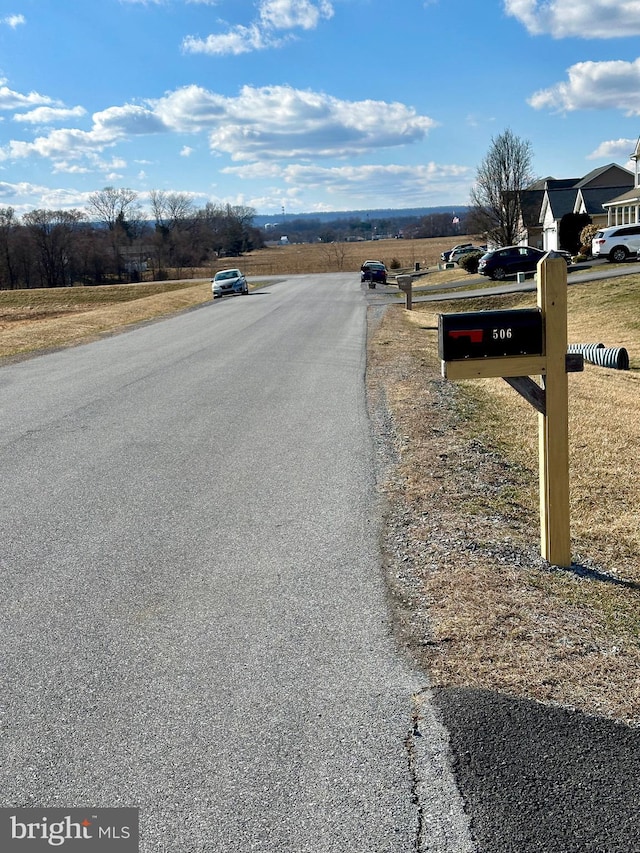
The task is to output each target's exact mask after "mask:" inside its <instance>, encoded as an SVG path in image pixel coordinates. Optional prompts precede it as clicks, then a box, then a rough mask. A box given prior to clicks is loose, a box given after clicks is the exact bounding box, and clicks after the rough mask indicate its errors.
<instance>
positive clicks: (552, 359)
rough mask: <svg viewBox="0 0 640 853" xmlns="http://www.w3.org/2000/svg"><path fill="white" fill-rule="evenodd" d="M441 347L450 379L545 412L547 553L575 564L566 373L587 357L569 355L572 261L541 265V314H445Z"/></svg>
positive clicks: (542, 453)
mask: <svg viewBox="0 0 640 853" xmlns="http://www.w3.org/2000/svg"><path fill="white" fill-rule="evenodd" d="M438 346H439V352H440V358H441V360H442V375H443V376H444V377H445V378H446V379H454V380H455V379H484V378H488V377H502V378H503V379H505V380H506V381H507V382H508V383H509V384H510V385H511V386H512V387H513V388H515V389H516V390H517V391H518V392H519V393H520V394H522V396H523V397H525V399H527V400H528V401H529V402H530V403H531V404H532V405H533V406H534V407H535V408H536V409H537V410H538V436H539V465H540V538H541V553H542V556H543V557H544V559H545V560H548V561H549V562H550V563H552V564H553V565H556V566H564V567H569V566H571V537H570V525H569V415H568V410H569V387H568V379H567V373H568V372H575V371H580V370H582V369H583V359H582V356H577V357H576V356H568V355H567V265H566V263H565V261H564V260H562V259H561V258H549V257H544V258H543V259H542V260H541V261H540V262H539V263H538V307H537V308H533V309H520V310H515V311H471V312H468V313H465V314H441V315H440V317H439V322H438ZM532 376H540V377H541V380H542V384H538V383H537V382H535V381H534V380H533V379H531V377H532Z"/></svg>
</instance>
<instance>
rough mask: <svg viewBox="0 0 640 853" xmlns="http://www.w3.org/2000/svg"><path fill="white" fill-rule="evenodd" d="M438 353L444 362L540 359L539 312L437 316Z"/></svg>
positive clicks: (472, 313)
mask: <svg viewBox="0 0 640 853" xmlns="http://www.w3.org/2000/svg"><path fill="white" fill-rule="evenodd" d="M438 352H439V355H440V358H441V359H442V360H443V361H457V360H460V359H464V358H501V357H502V356H505V355H543V346H542V313H541V312H540V310H539V309H538V308H519V309H516V310H513V311H469V312H466V313H464V314H440V316H439V318H438Z"/></svg>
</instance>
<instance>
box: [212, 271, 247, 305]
mask: <svg viewBox="0 0 640 853" xmlns="http://www.w3.org/2000/svg"><path fill="white" fill-rule="evenodd" d="M211 292H212V293H213V298H214V299H217V298H218V297H220V296H231V295H234V294H237V293H243V294H245V295H246V294H247V293H249V285H248V284H247V280H246V278H245V277H244V276H243V274H242V273H241V272H240V270H238V269H232V270H220V271H219V272H217V273H216V274H215V276H214V277H213V278H212V279H211Z"/></svg>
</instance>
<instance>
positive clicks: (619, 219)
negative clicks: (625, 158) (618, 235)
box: [602, 139, 640, 225]
mask: <svg viewBox="0 0 640 853" xmlns="http://www.w3.org/2000/svg"><path fill="white" fill-rule="evenodd" d="M629 159H630V160H632V161H633V164H634V170H635V180H634V184H633V187H632V189H630V190H628V191H627V192H626V193H623V194H622V195H619V196H616V198H614V199H611V200H608V201H606V202H605V203H604V204H603V205H602V206H603V208H604V209H605V211H606V212H607V222H606V224H607V225H629V224H632V223H635V222H640V167H639V165H638V163H639V162H640V139H638V141H637V142H636V147H635V151H634V152H633V154H632V155H631V156H630V158H629ZM603 224H604V223H603Z"/></svg>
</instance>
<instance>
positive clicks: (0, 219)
mask: <svg viewBox="0 0 640 853" xmlns="http://www.w3.org/2000/svg"><path fill="white" fill-rule="evenodd" d="M17 230H18V220H17V217H16V215H15V210H14V209H13V208H12V207H2V208H0V287H2V289H3V290H4V289H7V290H13V288H15V287H17V286H18V278H17V270H16V266H17V265H16V261H15V234H16V232H17Z"/></svg>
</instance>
